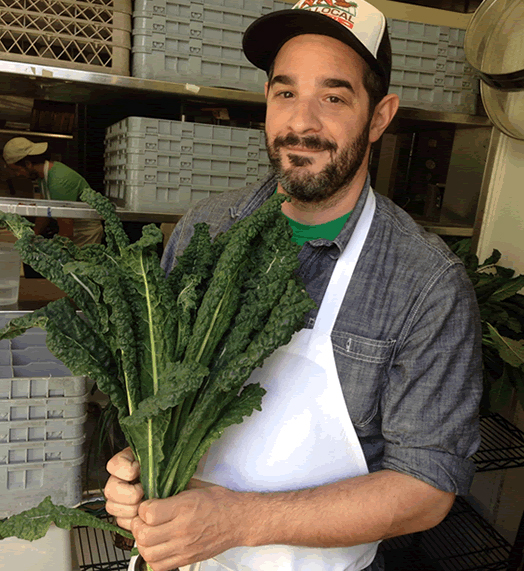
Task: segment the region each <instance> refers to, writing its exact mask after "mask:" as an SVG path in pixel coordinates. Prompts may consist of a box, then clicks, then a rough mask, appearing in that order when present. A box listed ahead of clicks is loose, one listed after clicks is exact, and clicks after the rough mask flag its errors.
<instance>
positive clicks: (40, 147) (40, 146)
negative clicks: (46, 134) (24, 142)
mask: <svg viewBox="0 0 524 571" xmlns="http://www.w3.org/2000/svg"><path fill="white" fill-rule="evenodd" d="M48 146H49V145H48V144H47V143H35V144H34V145H33V148H32V149H31V152H30V153H27V155H26V156H31V155H42V154H43V153H45V152H46V151H47V147H48Z"/></svg>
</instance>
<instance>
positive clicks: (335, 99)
mask: <svg viewBox="0 0 524 571" xmlns="http://www.w3.org/2000/svg"><path fill="white" fill-rule="evenodd" d="M328 101H329V102H330V103H342V99H340V97H337V96H336V95H330V96H329V97H328Z"/></svg>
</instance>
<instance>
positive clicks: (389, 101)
mask: <svg viewBox="0 0 524 571" xmlns="http://www.w3.org/2000/svg"><path fill="white" fill-rule="evenodd" d="M399 104H400V100H399V98H398V95H396V94H395V93H390V94H388V95H386V96H385V97H384V98H383V99H382V100H381V101H380V102H379V103H378V105H377V106H376V107H375V111H374V112H373V118H372V119H371V123H370V126H369V141H370V142H371V143H375V142H376V141H378V140H379V139H380V137H381V136H382V133H384V131H385V130H386V129H387V128H388V126H389V124H390V123H391V121H392V120H393V117H394V116H395V114H396V112H397V111H398V107H399Z"/></svg>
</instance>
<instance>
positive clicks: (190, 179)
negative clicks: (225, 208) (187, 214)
mask: <svg viewBox="0 0 524 571" xmlns="http://www.w3.org/2000/svg"><path fill="white" fill-rule="evenodd" d="M269 168H270V165H269V159H268V156H267V152H266V146H265V137H264V132H263V131H261V130H259V129H245V128H240V127H227V126H222V125H208V124H204V123H189V122H183V121H171V120H167V119H150V118H144V117H128V118H127V119H124V120H122V121H120V122H119V123H116V124H115V125H112V126H111V127H109V128H108V129H107V131H106V138H105V175H104V180H105V194H106V196H107V197H109V198H110V199H112V200H113V201H114V202H116V203H117V204H118V205H119V206H122V207H124V208H126V209H129V210H135V211H139V210H142V211H145V212H172V211H173V207H174V206H177V207H183V208H186V207H190V206H192V205H194V204H195V203H196V202H198V201H199V200H201V199H203V198H207V197H209V196H212V195H213V194H216V193H220V192H224V191H226V190H231V189H233V188H238V187H242V186H245V185H247V184H250V183H252V182H256V181H257V180H258V179H259V178H261V177H262V176H263V175H264V174H266V173H267V172H268V171H269Z"/></svg>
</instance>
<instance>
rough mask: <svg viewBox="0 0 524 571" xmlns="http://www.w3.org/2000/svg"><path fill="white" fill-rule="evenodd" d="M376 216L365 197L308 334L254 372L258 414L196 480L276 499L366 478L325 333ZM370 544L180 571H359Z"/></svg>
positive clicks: (224, 557) (236, 554) (222, 559)
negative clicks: (259, 397)
mask: <svg viewBox="0 0 524 571" xmlns="http://www.w3.org/2000/svg"><path fill="white" fill-rule="evenodd" d="M374 211H375V197H374V194H373V191H372V190H370V191H369V194H368V197H367V200H366V203H365V206H364V210H363V211H362V214H361V216H360V218H359V221H358V223H357V226H356V228H355V230H354V232H353V235H352V236H351V239H350V241H349V243H348V245H347V247H346V248H345V249H344V251H343V252H342V254H341V256H340V258H339V259H338V261H337V263H336V265H335V269H334V271H333V274H332V276H331V279H330V281H329V285H328V287H327V290H326V293H325V295H324V298H323V300H322V303H321V306H320V309H319V312H318V316H317V319H316V320H315V325H314V327H313V329H302V330H301V331H299V332H297V333H295V335H294V336H293V337H292V339H291V341H290V342H289V343H288V344H287V345H286V346H285V347H281V348H279V349H277V350H276V351H275V352H274V353H273V354H272V355H271V356H270V357H269V358H268V359H267V360H266V361H265V363H264V365H263V367H262V368H259V369H256V370H255V371H253V373H252V375H251V377H250V378H249V381H248V383H253V382H259V383H260V384H261V385H262V387H264V388H265V389H266V391H267V393H266V394H265V395H264V397H263V399H262V412H258V411H254V412H253V414H252V415H251V416H250V417H248V418H246V419H244V421H243V422H242V424H240V425H233V426H231V427H229V428H227V429H226V430H225V431H224V434H223V435H222V437H221V438H220V439H219V440H218V441H217V442H215V443H214V444H213V445H212V446H211V448H210V449H209V451H208V453H207V454H206V456H204V457H203V458H202V460H201V462H200V464H199V466H198V469H197V471H196V473H195V478H199V479H201V480H205V481H208V482H212V483H214V484H218V485H221V486H224V487H226V488H229V489H231V490H236V491H255V492H275V491H288V490H299V489H301V488H308V487H315V486H321V485H323V484H328V483H331V482H336V481H339V480H343V479H346V478H352V477H354V476H360V475H365V474H367V473H368V469H367V464H366V460H365V458H364V454H363V452H362V447H361V446H360V442H359V440H358V437H357V435H356V433H355V429H354V427H353V424H352V422H351V419H350V417H349V413H348V410H347V407H346V403H345V400H344V395H343V393H342V389H341V386H340V381H339V379H338V373H337V368H336V364H335V357H334V354H333V347H332V344H331V338H330V334H331V330H332V329H333V325H334V323H335V320H336V317H337V314H338V312H339V309H340V306H341V304H342V300H343V299H344V295H345V293H346V289H347V287H348V285H349V282H350V280H351V276H352V275H353V270H354V269H355V266H356V263H357V260H358V258H359V256H360V252H361V250H362V246H363V244H364V241H365V239H366V236H367V234H368V231H369V227H370V225H371V221H372V218H373V214H374ZM319 517H322V514H319ZM328 524H329V522H327V521H326V525H328ZM377 546H378V542H375V543H370V544H365V545H357V546H354V547H345V548H310V547H294V546H288V545H266V546H262V547H238V548H234V549H229V550H228V551H225V552H224V553H222V554H220V555H217V556H215V557H213V558H212V559H209V560H207V561H203V562H201V563H196V564H193V565H188V566H185V567H182V568H181V569H180V571H359V570H361V569H364V568H365V567H367V566H368V565H370V563H371V562H372V561H373V559H374V557H375V554H376V551H377Z"/></svg>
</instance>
